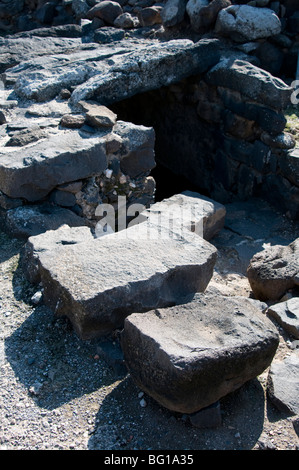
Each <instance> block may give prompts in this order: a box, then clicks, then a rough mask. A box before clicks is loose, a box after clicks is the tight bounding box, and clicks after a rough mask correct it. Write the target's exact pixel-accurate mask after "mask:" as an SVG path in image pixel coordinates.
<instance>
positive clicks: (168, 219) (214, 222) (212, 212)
mask: <svg viewBox="0 0 299 470" xmlns="http://www.w3.org/2000/svg"><path fill="white" fill-rule="evenodd" d="M142 215H143V216H145V217H149V219H150V220H156V221H159V223H161V224H163V225H164V226H165V227H167V225H168V226H169V227H171V226H176V227H177V228H178V229H180V228H181V229H183V228H186V229H188V230H190V231H192V232H195V233H196V234H197V235H199V236H201V237H203V238H204V239H205V240H210V239H211V238H213V237H214V236H215V235H216V234H217V233H218V232H219V231H220V230H221V229H222V228H223V226H224V222H225V215H226V209H225V206H224V205H223V204H220V203H219V202H216V201H214V200H213V199H210V198H208V197H206V196H203V195H201V194H199V193H196V192H194V191H184V192H182V193H180V194H175V195H174V196H171V197H169V198H167V199H163V200H162V201H161V202H156V203H155V204H152V205H151V206H150V208H149V209H146V210H145V211H144V212H143V213H142Z"/></svg>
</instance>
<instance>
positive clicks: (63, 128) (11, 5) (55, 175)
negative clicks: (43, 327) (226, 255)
mask: <svg viewBox="0 0 299 470" xmlns="http://www.w3.org/2000/svg"><path fill="white" fill-rule="evenodd" d="M0 29H1V32H2V36H1V38H0V46H1V50H0V71H1V80H2V81H1V89H0V94H1V96H0V100H1V103H0V104H1V111H0V120H1V125H0V146H1V148H0V217H1V226H2V228H3V230H5V231H6V232H8V233H9V234H11V235H12V236H16V237H22V238H24V241H25V242H26V243H25V245H24V249H23V253H22V257H21V261H20V262H21V265H22V268H23V269H24V272H25V273H26V276H27V278H28V279H29V280H30V281H31V282H32V283H36V284H40V285H41V286H42V289H43V300H44V302H45V303H46V304H47V305H49V306H50V307H51V309H52V311H53V313H54V314H56V315H62V316H67V317H68V318H69V319H70V321H71V323H72V324H73V326H74V329H75V330H76V332H77V334H78V335H79V336H80V337H81V338H82V339H90V338H96V337H101V336H105V335H109V334H111V332H113V331H115V330H116V329H119V328H121V329H122V336H121V346H122V350H123V353H124V357H125V360H126V364H127V367H128V370H129V372H130V373H131V375H132V377H133V378H134V379H135V380H136V382H137V383H138V384H139V385H140V387H141V388H142V389H143V390H145V391H146V392H147V393H148V394H149V395H151V396H152V397H154V398H155V399H156V400H157V401H158V402H159V403H161V404H162V405H163V406H165V407H167V408H169V409H170V410H174V411H178V412H182V413H194V412H197V411H198V410H201V409H203V408H206V407H207V406H210V405H213V404H214V403H215V402H217V400H219V399H220V398H221V397H223V396H225V395H226V394H228V393H229V392H231V391H233V390H235V389H236V388H238V387H240V386H241V385H242V384H243V383H245V382H246V381H248V380H250V379H251V378H254V377H256V376H257V375H259V374H260V373H261V372H263V371H264V370H265V369H266V368H267V367H269V366H270V364H271V361H272V359H273V357H274V355H275V351H276V349H277V346H278V341H279V339H278V334H277V331H276V330H275V328H274V326H273V324H272V323H271V321H270V320H269V319H268V318H267V317H266V316H265V315H264V313H262V311H263V308H264V305H263V304H262V301H267V300H269V298H270V297H269V296H268V294H267V295H266V297H265V296H261V295H260V294H259V293H258V292H260V290H259V289H260V286H259V288H256V291H255V286H256V285H257V284H258V280H259V279H260V278H262V282H263V280H264V279H265V277H264V278H263V274H262V275H260V276H259V274H256V272H257V270H255V268H254V266H253V265H254V260H253V262H252V265H251V267H250V269H249V271H248V275H249V279H250V280H251V282H252V287H253V290H254V292H256V299H257V301H256V302H252V301H251V300H250V299H245V298H244V299H240V298H238V299H233V298H228V297H224V296H219V295H212V294H205V290H206V288H207V286H208V284H209V281H210V279H211V277H212V273H213V268H214V265H215V262H216V257H217V250H216V248H215V247H214V246H213V244H212V243H210V240H211V239H212V238H213V236H214V235H215V234H217V233H218V232H219V231H220V230H221V228H222V227H223V225H224V220H225V212H226V211H225V204H226V203H228V202H231V201H235V200H240V199H241V200H242V199H243V200H244V199H248V198H250V197H252V196H255V197H261V198H263V199H265V200H267V201H269V202H270V203H271V204H273V205H274V207H275V208H276V209H278V210H280V211H282V212H283V213H285V214H286V215H287V216H288V217H289V218H291V219H297V218H298V215H299V209H298V208H299V204H298V203H299V178H298V161H299V150H298V147H296V142H295V139H294V137H293V136H292V134H290V133H288V132H286V131H285V128H286V118H285V114H284V113H285V110H286V108H287V107H288V106H290V103H292V99H295V98H294V97H295V96H296V83H295V80H296V67H297V57H298V50H299V11H298V7H297V6H296V0H281V1H270V0H253V1H250V2H248V1H245V0H241V1H238V2H237V1H230V0H212V1H210V0H188V1H185V0H167V1H166V2H163V1H161V2H159V1H156V0H128V1H127V0H119V1H110V0H104V1H96V0H62V1H58V0H51V1H43V0H13V1H9V2H8V1H6V0H2V1H1V2H0ZM294 83H295V85H294ZM161 169H164V172H165V173H166V174H167V175H168V176H167V181H166V182H165V180H164V186H165V188H167V191H169V194H167V197H161V198H160V199H162V200H159V198H157V194H158V192H159V191H161V188H159V186H158V183H157V184H156V180H157V181H158V180H159V171H161ZM165 170H166V171H165ZM156 177H157V178H156ZM177 177H179V178H184V179H186V180H187V181H188V182H189V184H190V189H192V191H185V192H182V193H177V191H176V190H175V183H174V184H172V180H174V181H177V179H176V178H177ZM160 184H161V183H160ZM175 193H177V194H175ZM107 207H111V208H112V209H113V210H114V215H115V216H117V217H118V224H119V225H117V224H116V226H113V227H112V226H111V224H106V225H104V224H102V221H103V220H104V221H105V220H107V219H105V216H106V215H107V214H106V212H107V210H108V209H107ZM140 207H142V208H143V210H142V211H140V210H137V208H140ZM182 208H183V211H181V210H180V209H182ZM105 211H106V212H105ZM136 212H138V216H137V214H136ZM124 214H125V215H124ZM121 217H124V220H123V219H122V220H121V222H122V223H123V225H122V227H120V219H121ZM106 232H107V233H106ZM294 243H295V245H294V246H295V248H294V247H293V246H292V247H291V248H289V250H290V251H291V253H292V255H290V257H289V258H287V261H285V259H284V258H283V260H284V261H283V262H282V263H283V266H287V267H288V273H287V274H284V275H285V277H288V280H290V278H291V282H289V283H287V284H286V286H283V287H282V290H281V292H280V297H279V298H277V299H273V298H271V300H277V301H279V300H280V299H281V297H283V295H284V294H285V292H286V290H287V289H290V288H294V289H296V288H297V286H298V282H299V281H298V272H299V269H298V256H297V255H296V253H297V251H296V250H297V245H298V244H297V241H296V242H294ZM278 251H279V253H277V252H276V253H275V254H274V255H273V256H272V257H271V254H270V255H269V259H270V261H271V260H272V261H273V259H274V260H276V261H277V260H278V259H280V257H281V256H283V255H282V254H281V251H282V250H278ZM294 253H295V255H294ZM261 264H262V265H265V259H264V258H263V259H262V263H261ZM290 271H291V273H292V274H291V275H290V274H289V272H290ZM269 277H270V280H269V283H270V284H271V282H272V281H273V279H272V281H271V275H270V276H269ZM272 277H273V276H272ZM282 277H283V276H282ZM257 278H258V280H257ZM267 279H268V278H267ZM279 282H281V277H280V278H279ZM255 283H256V284H255ZM264 284H265V283H264ZM273 289H274V291H276V292H277V284H275V287H274V288H272V290H271V288H270V290H269V291H271V292H273ZM263 292H264V291H263ZM296 305H297V306H298V303H297V304H296ZM296 308H297V307H296V306H295V307H294V310H295V309H296ZM274 310H275V309H274ZM293 331H294V330H293ZM296 331H297V330H296ZM296 334H297V333H296ZM145 365H146V367H145Z"/></svg>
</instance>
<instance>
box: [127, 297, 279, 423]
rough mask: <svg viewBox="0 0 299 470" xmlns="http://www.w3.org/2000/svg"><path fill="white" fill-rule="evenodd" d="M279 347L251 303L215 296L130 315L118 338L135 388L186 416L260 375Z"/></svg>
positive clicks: (265, 320) (266, 321)
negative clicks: (137, 387)
mask: <svg viewBox="0 0 299 470" xmlns="http://www.w3.org/2000/svg"><path fill="white" fill-rule="evenodd" d="M278 344H279V335H278V333H277V330H276V328H275V326H274V325H273V324H272V322H271V321H270V320H269V319H268V318H267V317H266V316H265V315H264V314H263V313H262V311H261V310H260V309H259V308H258V307H256V305H254V304H253V303H252V302H250V301H249V300H248V299H247V298H245V297H244V298H240V297H238V299H234V298H233V297H225V296H222V295H219V294H217V295H214V294H199V293H198V294H196V295H194V296H193V298H189V299H186V303H183V304H181V305H176V306H172V307H169V308H163V309H161V308H159V309H154V310H152V311H149V312H146V313H143V314H142V315H141V314H139V313H134V314H132V315H129V316H128V317H127V318H126V319H125V322H124V329H123V332H122V334H121V345H122V350H123V353H124V359H125V362H126V365H127V367H128V370H129V372H130V374H131V376H132V378H133V380H134V381H135V382H136V383H137V385H138V386H139V387H140V388H141V389H142V390H143V391H145V392H146V393H147V394H148V395H150V396H151V397H152V398H154V399H155V400H156V401H157V402H158V403H159V404H161V405H162V406H164V407H166V408H168V409H170V410H172V411H175V412H179V413H189V414H190V413H195V412H197V411H199V410H201V409H203V408H205V407H207V406H209V405H212V404H213V403H215V402H217V401H218V400H220V399H221V398H222V397H224V396H226V395H227V394H228V393H230V392H233V391H234V390H236V389H237V388H239V387H241V386H242V385H243V384H244V383H245V382H247V381H248V380H251V379H253V378H255V377H256V376H258V375H259V374H261V373H262V372H263V371H264V370H265V369H266V368H267V367H268V366H269V365H270V364H271V361H272V359H273V357H274V354H275V352H276V349H277V347H278Z"/></svg>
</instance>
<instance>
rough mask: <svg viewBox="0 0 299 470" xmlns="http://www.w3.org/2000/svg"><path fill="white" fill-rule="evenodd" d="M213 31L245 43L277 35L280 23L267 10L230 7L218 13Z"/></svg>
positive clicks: (237, 6)
mask: <svg viewBox="0 0 299 470" xmlns="http://www.w3.org/2000/svg"><path fill="white" fill-rule="evenodd" d="M215 31H216V32H218V33H221V34H225V35H229V36H232V37H233V38H234V39H240V40H241V41H242V40H243V41H244V42H245V41H252V40H255V39H260V38H267V37H269V36H274V35H276V34H279V33H280V32H281V22H280V19H279V18H278V16H277V15H276V14H275V13H274V11H273V10H271V9H269V8H256V7H252V6H250V5H232V6H229V7H228V8H225V9H223V10H221V11H220V12H219V15H218V18H217V22H216V27H215Z"/></svg>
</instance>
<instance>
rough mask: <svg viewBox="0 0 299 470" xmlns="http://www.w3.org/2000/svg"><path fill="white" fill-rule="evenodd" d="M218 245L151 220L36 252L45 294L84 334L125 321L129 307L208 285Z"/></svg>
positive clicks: (167, 301)
mask: <svg viewBox="0 0 299 470" xmlns="http://www.w3.org/2000/svg"><path fill="white" fill-rule="evenodd" d="M216 252H217V250H216V249H215V248H214V247H213V246H212V245H211V244H210V243H208V242H207V241H205V240H204V239H202V238H201V237H199V236H198V235H196V234H193V233H191V232H187V231H186V232H185V233H184V234H176V233H169V231H167V230H165V229H163V228H161V227H158V226H156V225H154V224H152V223H150V222H147V223H142V224H140V225H136V226H134V227H131V228H128V229H127V230H123V231H121V232H118V233H113V234H110V235H107V236H103V237H101V238H97V239H94V240H90V241H88V242H84V243H79V244H76V245H65V246H59V247H57V248H56V249H55V251H54V252H52V251H51V250H49V251H41V252H40V253H39V269H40V277H41V282H42V284H43V287H44V300H45V303H46V304H47V305H49V306H50V308H51V309H52V310H53V311H54V312H55V314H57V315H63V316H64V315H65V316H67V317H68V318H69V319H70V321H71V322H72V324H73V326H74V328H75V330H76V332H77V333H78V335H79V336H80V337H82V338H83V339H88V338H92V337H96V336H101V335H105V334H108V333H110V332H111V331H113V330H114V329H116V328H119V327H122V326H123V321H124V318H125V317H126V316H127V315H129V314H130V313H132V312H136V311H137V312H143V311H147V310H150V309H152V308H155V307H159V306H169V305H173V304H176V303H177V302H178V301H179V299H180V298H181V297H183V296H185V295H187V294H188V293H191V292H198V291H200V292H202V291H204V290H205V289H206V287H207V285H208V283H209V281H210V279H211V277H212V274H213V268H214V264H215V262H216V256H217V255H216Z"/></svg>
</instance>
